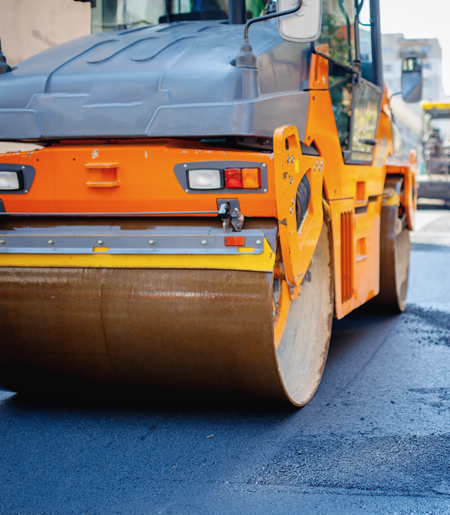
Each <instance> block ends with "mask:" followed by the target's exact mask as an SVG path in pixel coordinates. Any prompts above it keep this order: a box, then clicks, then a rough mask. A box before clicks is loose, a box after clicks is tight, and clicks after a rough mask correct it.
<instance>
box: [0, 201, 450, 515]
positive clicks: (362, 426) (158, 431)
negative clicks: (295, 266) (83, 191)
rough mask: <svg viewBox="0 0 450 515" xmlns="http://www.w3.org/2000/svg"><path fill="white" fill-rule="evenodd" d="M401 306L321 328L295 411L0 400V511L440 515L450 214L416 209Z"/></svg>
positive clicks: (449, 372)
mask: <svg viewBox="0 0 450 515" xmlns="http://www.w3.org/2000/svg"><path fill="white" fill-rule="evenodd" d="M417 221H418V225H417V231H416V233H415V234H414V235H413V236H412V241H413V251H412V260H411V280H410V289H409V306H408V308H407V310H406V312H405V313H404V314H402V315H400V316H381V315H376V314H372V313H370V312H369V311H368V310H367V309H366V310H358V311H357V312H356V313H353V314H352V315H350V316H348V317H346V318H345V319H344V320H341V321H339V322H335V323H334V328H333V338H332V343H331V349H330V355H329V360H328V363H327V367H326V370H325V375H324V378H323V382H322V384H321V386H320V388H319V390H318V392H317V394H316V396H315V397H314V399H313V400H312V402H311V403H310V404H309V405H308V406H306V407H305V408H303V409H301V410H293V409H289V408H283V407H282V408H277V407H274V406H273V405H267V404H265V403H261V402H259V403H255V402H252V401H250V402H249V401H247V400H242V401H239V402H237V401H236V402H235V401H231V400H220V401H216V400H211V399H210V400H198V399H186V398H185V399H183V400H178V401H175V400H173V399H172V400H165V399H155V400H153V401H151V402H149V403H148V404H146V405H136V404H135V403H133V402H132V401H133V399H130V404H129V405H127V403H126V402H125V403H121V404H110V405H105V404H103V405H102V404H87V403H83V402H78V403H74V402H61V401H60V402H44V401H37V400H31V399H26V398H23V397H21V396H17V395H14V396H10V394H9V393H7V392H0V485H1V487H0V513H1V514H2V515H4V514H17V515H19V514H20V515H25V514H33V515H41V514H42V515H43V514H69V513H74V514H78V513H88V514H108V515H110V514H146V515H147V514H156V513H164V514H188V513H192V514H197V513H211V514H213V513H224V514H225V513H233V514H261V513H269V514H278V513H296V514H297V513H298V514H305V513H307V514H324V513H327V514H328V513H330V514H333V513H343V514H352V513H364V514H371V513H380V514H394V513H397V514H409V513H420V514H422V513H423V514H425V513H433V514H445V513H450V278H449V265H450V246H449V245H450V211H445V210H441V211H431V210H426V211H420V212H419V213H418V217H417Z"/></svg>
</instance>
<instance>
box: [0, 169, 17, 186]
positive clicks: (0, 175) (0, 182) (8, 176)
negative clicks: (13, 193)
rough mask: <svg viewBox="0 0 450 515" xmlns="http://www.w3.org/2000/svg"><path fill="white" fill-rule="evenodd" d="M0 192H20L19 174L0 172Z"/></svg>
mask: <svg viewBox="0 0 450 515" xmlns="http://www.w3.org/2000/svg"><path fill="white" fill-rule="evenodd" d="M0 190H20V181H19V174H18V173H17V172H2V171H1V170H0Z"/></svg>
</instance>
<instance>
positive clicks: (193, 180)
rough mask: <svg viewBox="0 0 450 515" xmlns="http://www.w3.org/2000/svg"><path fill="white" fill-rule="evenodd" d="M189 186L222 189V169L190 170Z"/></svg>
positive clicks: (199, 188)
mask: <svg viewBox="0 0 450 515" xmlns="http://www.w3.org/2000/svg"><path fill="white" fill-rule="evenodd" d="M189 187H190V188H191V189H193V190H218V189H220V188H221V187H222V180H221V177H220V170H189Z"/></svg>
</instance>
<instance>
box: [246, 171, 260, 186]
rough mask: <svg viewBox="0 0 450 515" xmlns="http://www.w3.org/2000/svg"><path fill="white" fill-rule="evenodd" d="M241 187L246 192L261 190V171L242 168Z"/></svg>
mask: <svg viewBox="0 0 450 515" xmlns="http://www.w3.org/2000/svg"><path fill="white" fill-rule="evenodd" d="M242 187H243V188H244V189H248V190H250V189H259V188H261V170H260V169H259V168H242Z"/></svg>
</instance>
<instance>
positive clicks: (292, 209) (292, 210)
mask: <svg viewBox="0 0 450 515" xmlns="http://www.w3.org/2000/svg"><path fill="white" fill-rule="evenodd" d="M290 211H291V215H292V213H293V212H294V208H293V207H291V209H290Z"/></svg>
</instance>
